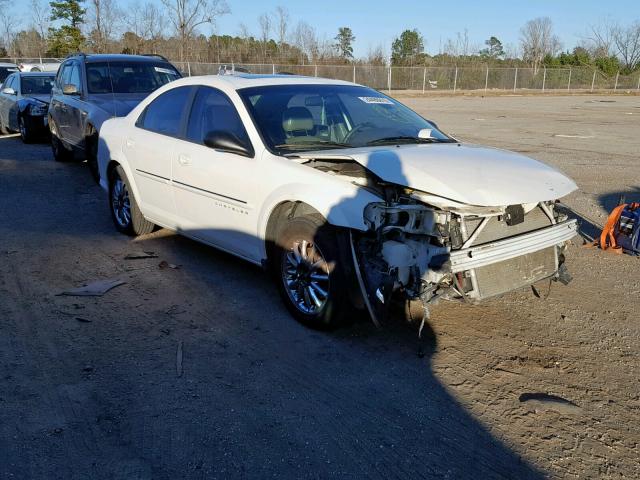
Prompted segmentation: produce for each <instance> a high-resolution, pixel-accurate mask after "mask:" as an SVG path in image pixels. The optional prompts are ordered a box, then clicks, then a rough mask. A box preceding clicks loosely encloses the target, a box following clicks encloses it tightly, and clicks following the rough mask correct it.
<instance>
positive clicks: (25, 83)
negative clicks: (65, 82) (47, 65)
mask: <svg viewBox="0 0 640 480" xmlns="http://www.w3.org/2000/svg"><path fill="white" fill-rule="evenodd" d="M54 78H55V76H54V75H50V76H49V75H39V76H37V77H36V76H24V77H22V78H21V79H20V91H21V93H22V95H49V94H50V93H51V86H52V85H53V79H54Z"/></svg>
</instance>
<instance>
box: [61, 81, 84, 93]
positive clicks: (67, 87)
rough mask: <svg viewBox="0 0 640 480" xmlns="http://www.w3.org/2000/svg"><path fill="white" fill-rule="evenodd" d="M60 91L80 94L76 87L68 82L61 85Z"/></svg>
mask: <svg viewBox="0 0 640 480" xmlns="http://www.w3.org/2000/svg"><path fill="white" fill-rule="evenodd" d="M62 93H64V94H65V95H80V92H79V91H78V87H76V86H75V85H73V84H70V83H68V84H67V85H65V86H64V87H62Z"/></svg>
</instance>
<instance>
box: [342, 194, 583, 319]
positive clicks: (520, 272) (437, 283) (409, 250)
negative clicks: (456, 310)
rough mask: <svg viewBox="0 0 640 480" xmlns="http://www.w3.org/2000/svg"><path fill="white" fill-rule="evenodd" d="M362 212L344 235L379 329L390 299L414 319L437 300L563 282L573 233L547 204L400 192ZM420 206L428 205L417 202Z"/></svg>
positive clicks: (572, 224) (481, 296)
mask: <svg viewBox="0 0 640 480" xmlns="http://www.w3.org/2000/svg"><path fill="white" fill-rule="evenodd" d="M385 198H386V199H387V200H386V201H384V202H379V203H371V204H369V205H368V206H367V207H366V209H365V211H364V219H365V223H366V225H367V226H368V231H366V232H355V231H354V232H352V233H351V250H352V255H353V260H354V263H355V265H356V267H357V268H356V274H357V277H358V282H359V285H360V288H361V290H362V294H363V297H364V301H365V304H366V306H367V308H368V310H369V312H370V314H371V317H372V319H373V321H374V322H375V323H376V324H377V325H379V324H380V323H382V322H384V319H385V318H386V317H387V316H388V313H389V308H390V305H391V304H392V303H393V301H394V300H400V301H402V302H405V303H406V304H407V306H408V307H409V308H408V310H407V311H409V312H411V315H410V317H411V319H413V320H422V319H424V317H425V316H426V315H427V314H428V305H429V304H431V303H434V302H436V301H437V300H438V299H441V298H444V299H461V300H471V301H479V300H483V299H486V298H489V297H493V296H496V295H500V294H502V293H505V292H508V291H512V290H515V289H518V288H521V287H524V286H528V285H532V284H533V283H535V282H537V281H539V280H543V279H546V278H551V279H556V280H560V281H562V282H568V280H569V279H570V277H569V276H568V273H567V272H566V267H565V266H564V264H563V263H564V255H563V252H564V249H565V245H566V242H567V241H568V240H570V239H571V238H573V237H574V236H575V235H576V232H577V224H576V222H575V221H574V220H567V218H566V217H564V216H561V215H560V214H559V213H558V212H557V211H555V210H554V208H553V203H550V202H540V203H538V204H528V205H512V206H507V207H471V206H466V205H462V204H457V205H456V204H455V202H447V201H445V202H443V203H444V204H445V205H440V206H435V203H436V202H437V199H434V198H433V197H431V196H429V195H426V194H422V193H420V192H413V191H411V190H409V189H405V188H402V187H394V188H392V189H391V192H390V187H389V186H387V187H386V188H385ZM425 200H428V201H430V202H431V203H430V204H428V203H425Z"/></svg>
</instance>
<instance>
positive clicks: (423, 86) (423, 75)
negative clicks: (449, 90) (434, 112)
mask: <svg viewBox="0 0 640 480" xmlns="http://www.w3.org/2000/svg"><path fill="white" fill-rule="evenodd" d="M638 84H639V85H640V78H639V79H638ZM426 86H427V67H424V72H422V94H423V95H424V88H425V87H426ZM638 88H640V87H638Z"/></svg>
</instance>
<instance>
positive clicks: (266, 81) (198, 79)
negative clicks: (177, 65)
mask: <svg viewBox="0 0 640 480" xmlns="http://www.w3.org/2000/svg"><path fill="white" fill-rule="evenodd" d="M178 84H179V85H209V86H212V87H219V86H220V85H225V86H227V87H230V88H232V89H234V90H240V89H243V88H250V87H266V86H270V85H352V86H360V85H357V84H355V83H351V82H345V81H343V80H333V79H329V78H320V77H305V76H302V75H278V74H276V75H257V74H250V73H236V74H233V75H201V76H195V77H185V78H182V79H181V80H175V81H173V82H171V85H178Z"/></svg>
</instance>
